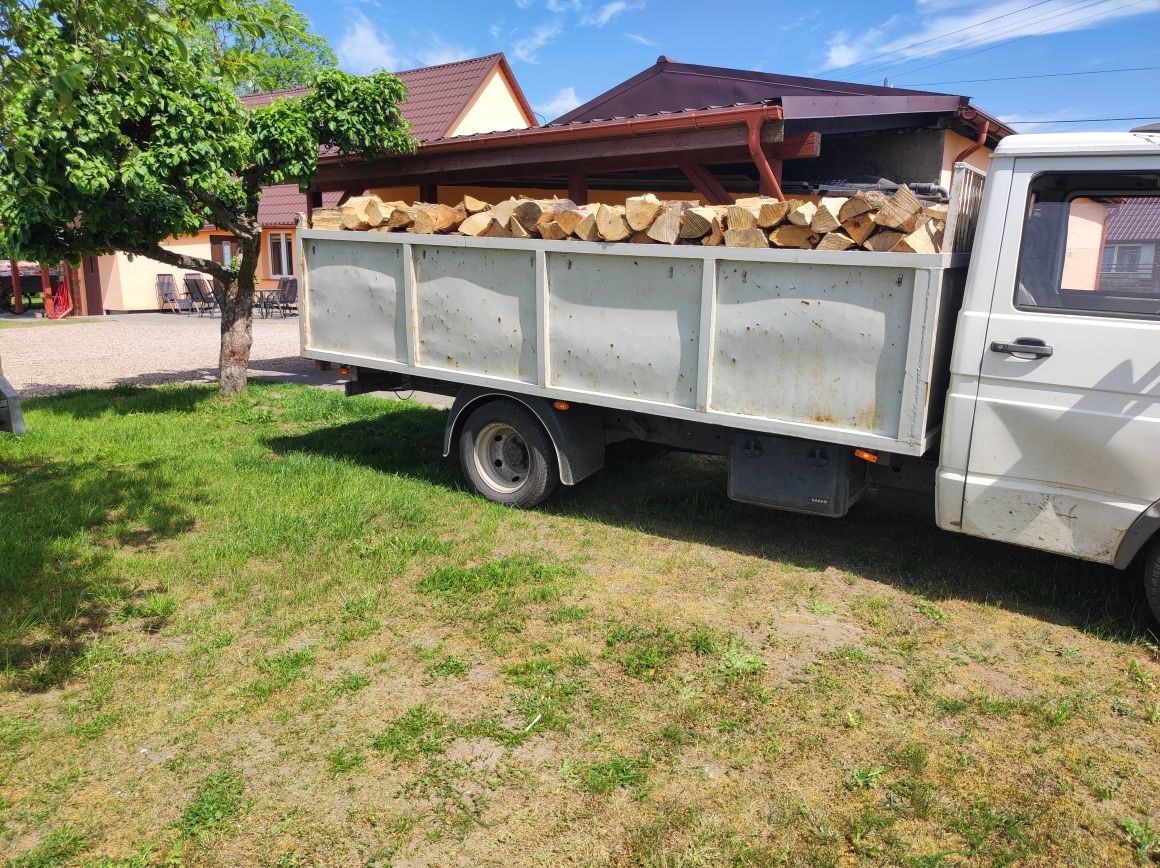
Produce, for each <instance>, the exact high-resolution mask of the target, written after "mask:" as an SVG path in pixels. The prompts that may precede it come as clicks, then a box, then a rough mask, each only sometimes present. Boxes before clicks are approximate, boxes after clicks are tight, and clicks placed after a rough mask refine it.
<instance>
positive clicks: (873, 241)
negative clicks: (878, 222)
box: [862, 229, 906, 253]
mask: <svg viewBox="0 0 1160 868" xmlns="http://www.w3.org/2000/svg"><path fill="white" fill-rule="evenodd" d="M905 237H906V234H905V233H903V232H897V231H895V230H894V229H879V230H878V231H877V232H875V233H874V234H873V235H871V236H870V237H869V238H867V239H866V240H865V241H863V242H862V246H863V247H865V248H866V249H867V250H873V251H874V252H875V253H884V252H885V251H887V250H890V249H891V248H892V247H894V245H895V244H897V243H898V242H899V241H901V240H902V239H903V238H905Z"/></svg>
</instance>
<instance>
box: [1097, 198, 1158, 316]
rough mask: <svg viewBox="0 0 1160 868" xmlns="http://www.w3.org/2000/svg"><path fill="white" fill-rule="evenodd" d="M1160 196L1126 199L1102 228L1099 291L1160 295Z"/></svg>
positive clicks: (1113, 210) (1112, 212)
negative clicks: (1159, 247) (1158, 248)
mask: <svg viewBox="0 0 1160 868" xmlns="http://www.w3.org/2000/svg"><path fill="white" fill-rule="evenodd" d="M1158 246H1160V196H1141V197H1133V198H1130V199H1125V200H1124V201H1123V202H1122V203H1121V204H1119V205H1117V206H1115V207H1114V208H1113V209H1112V211H1111V213H1110V214H1109V215H1108V220H1107V223H1106V224H1105V225H1104V244H1103V249H1102V250H1101V252H1100V256H1101V261H1100V289H1101V290H1104V291H1108V290H1121V291H1129V292H1146V293H1150V294H1151V293H1157V292H1160V255H1158V254H1160V251H1158V250H1157V247H1158Z"/></svg>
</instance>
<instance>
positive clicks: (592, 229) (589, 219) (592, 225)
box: [572, 211, 627, 241]
mask: <svg viewBox="0 0 1160 868" xmlns="http://www.w3.org/2000/svg"><path fill="white" fill-rule="evenodd" d="M626 226H627V224H626ZM572 234H573V235H575V236H576V237H577V238H579V239H580V240H581V241H599V240H600V227H598V226H597V225H596V212H595V211H587V212H585V214H584V217H583V218H582V219H581V220H580V222H579V223H577V224H576V228H575V229H573V230H572Z"/></svg>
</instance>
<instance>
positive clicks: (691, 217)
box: [680, 205, 720, 238]
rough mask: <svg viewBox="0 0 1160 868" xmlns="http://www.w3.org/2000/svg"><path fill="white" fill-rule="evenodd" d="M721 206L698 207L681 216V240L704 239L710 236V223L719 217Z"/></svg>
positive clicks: (687, 210)
mask: <svg viewBox="0 0 1160 868" xmlns="http://www.w3.org/2000/svg"><path fill="white" fill-rule="evenodd" d="M718 207H720V206H713V205H705V206H701V205H698V206H697V207H695V208H688V209H686V210H685V212H684V213H683V214H682V215H681V232H680V237H681V238H703V237H705V236H706V235H708V234H709V228H710V223H711V221H712V220H713V218H714V217H715V216H717V208H718Z"/></svg>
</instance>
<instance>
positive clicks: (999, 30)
mask: <svg viewBox="0 0 1160 868" xmlns="http://www.w3.org/2000/svg"><path fill="white" fill-rule="evenodd" d="M1110 2H1114V0H1072V2H1070V3H1067V4H1065V5H1063V6H1058V7H1056V8H1054V9H1051V10H1050V11H1049V14H1046V15H1044V14H1040V13H1035V14H1034V15H1031V16H1030V17H1027V18H1022V19H1019V20H1016V21H1011V22H1008V23H1006V24H1002V25H1000V26H999V27H992V28H989V29H986V30H982V31H980V32H978V33H975V34H973V35H972V34H970V33H969V31H970V30H971V29H973V27H976V26H978V25H971V26H968V27H964V28H962V29H961V30H958V31H954V32H951V33H944V34H942V35H941V36H937V37H931V38H930V39H929V40H926V41H927V42H939V41H941V40H947V39H949V40H954V39H958V40H959V42H958V43H957V44H954V45H932V46H930V47H928V48H926V49H923V50H922V51H919V52H916V53H914V55H913V56H909V57H900V58H896V59H894V60H887V61H885V62H883V63H877V64H874V65H872V66H871V67H869V68H868V69H863V70H862V71H861V72H859V73H856V75H858V76H860V77H871V76H874V77H876V76H878V75H881V74H882V73H883V72H884V71H888V72H890V73H891V74H893V73H894V72H895V71H896V70H895V68H896V67H902V66H907V65H909V64H912V63H918V62H920V61H922V60H924V59H928V58H930V57H933V56H936V55H938V54H941V53H945V52H947V51H960V50H962V49H964V48H969V47H971V46H972V45H981V44H984V43H986V42H989V41H991V40H994V39H995V38H996V37H999V36H1003V35H1006V34H1009V33H1014V32H1017V31H1018V30H1019V29H1020V28H1024V27H1029V26H1033V25H1036V24H1040V23H1042V22H1046V21H1049V20H1053V19H1058V18H1059V17H1060V16H1061V15H1065V14H1067V15H1071V14H1075V13H1077V12H1083V11H1086V10H1088V9H1092V8H1095V7H1096V6H1101V5H1103V4H1104V3H1110ZM1034 5H1038V4H1034ZM1076 7H1079V8H1078V9H1077V8H1076ZM1027 8H1032V7H1027ZM1019 11H1026V9H1023V10H1019ZM1011 14H1015V13H1011ZM982 23H985V22H980V24H982ZM915 44H916V45H917V44H922V43H921V42H919V43H915ZM898 74H905V73H898Z"/></svg>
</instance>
